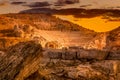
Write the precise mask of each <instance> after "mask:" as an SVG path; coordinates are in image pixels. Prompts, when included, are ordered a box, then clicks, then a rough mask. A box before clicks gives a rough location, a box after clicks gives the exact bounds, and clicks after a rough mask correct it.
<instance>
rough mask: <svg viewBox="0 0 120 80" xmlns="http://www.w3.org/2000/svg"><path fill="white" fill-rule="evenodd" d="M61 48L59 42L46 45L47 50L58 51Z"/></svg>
mask: <svg viewBox="0 0 120 80" xmlns="http://www.w3.org/2000/svg"><path fill="white" fill-rule="evenodd" d="M59 47H60V44H59V43H58V42H57V41H51V42H47V43H46V44H45V48H52V49H57V48H59Z"/></svg>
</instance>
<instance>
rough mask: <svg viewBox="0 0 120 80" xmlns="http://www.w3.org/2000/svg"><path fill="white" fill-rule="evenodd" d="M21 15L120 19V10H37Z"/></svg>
mask: <svg viewBox="0 0 120 80" xmlns="http://www.w3.org/2000/svg"><path fill="white" fill-rule="evenodd" d="M20 13H46V14H57V15H73V16H74V17H76V18H78V17H79V18H92V17H97V16H102V15H103V16H104V15H107V16H111V17H120V10H112V9H111V10H110V9H89V10H88V9H82V8H69V9H59V10H57V9H50V8H35V9H29V10H24V11H21V12H20Z"/></svg>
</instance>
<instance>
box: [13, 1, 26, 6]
mask: <svg viewBox="0 0 120 80" xmlns="http://www.w3.org/2000/svg"><path fill="white" fill-rule="evenodd" d="M25 3H26V2H11V4H14V5H19V4H25Z"/></svg>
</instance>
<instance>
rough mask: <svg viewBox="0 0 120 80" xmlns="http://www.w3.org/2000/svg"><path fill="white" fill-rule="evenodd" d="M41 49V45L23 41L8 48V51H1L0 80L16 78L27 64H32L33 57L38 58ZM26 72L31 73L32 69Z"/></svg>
mask: <svg viewBox="0 0 120 80" xmlns="http://www.w3.org/2000/svg"><path fill="white" fill-rule="evenodd" d="M41 51H42V48H41V45H39V44H36V43H34V42H23V43H19V44H16V45H14V46H12V47H10V48H8V50H7V51H6V52H1V54H0V65H1V67H0V80H14V79H15V78H16V77H17V76H18V74H20V73H21V70H22V69H24V68H25V66H27V65H28V64H29V65H30V63H31V62H32V60H33V59H36V58H38V57H37V56H38V55H39V54H41ZM36 65H37V62H36ZM35 67H36V66H35V63H34V68H35ZM26 73H30V71H28V72H26ZM26 73H24V74H26ZM21 80H22V77H21Z"/></svg>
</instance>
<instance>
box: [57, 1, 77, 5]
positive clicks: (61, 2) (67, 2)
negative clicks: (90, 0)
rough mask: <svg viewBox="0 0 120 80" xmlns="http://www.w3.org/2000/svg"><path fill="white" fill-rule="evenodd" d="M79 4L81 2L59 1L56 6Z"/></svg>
mask: <svg viewBox="0 0 120 80" xmlns="http://www.w3.org/2000/svg"><path fill="white" fill-rule="evenodd" d="M75 3H79V0H58V1H57V2H56V4H55V6H64V5H69V4H75Z"/></svg>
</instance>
